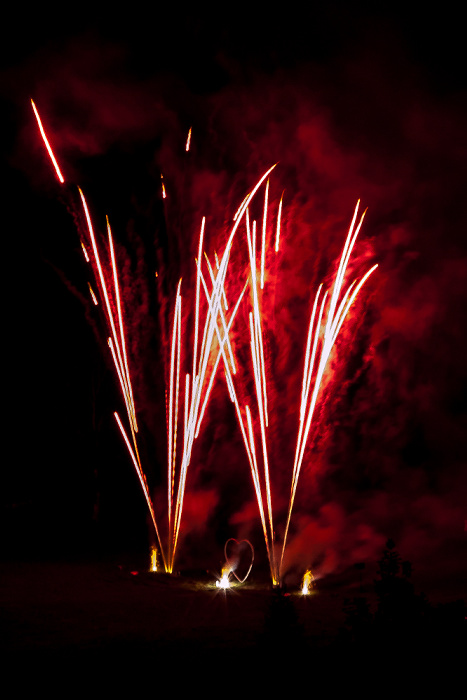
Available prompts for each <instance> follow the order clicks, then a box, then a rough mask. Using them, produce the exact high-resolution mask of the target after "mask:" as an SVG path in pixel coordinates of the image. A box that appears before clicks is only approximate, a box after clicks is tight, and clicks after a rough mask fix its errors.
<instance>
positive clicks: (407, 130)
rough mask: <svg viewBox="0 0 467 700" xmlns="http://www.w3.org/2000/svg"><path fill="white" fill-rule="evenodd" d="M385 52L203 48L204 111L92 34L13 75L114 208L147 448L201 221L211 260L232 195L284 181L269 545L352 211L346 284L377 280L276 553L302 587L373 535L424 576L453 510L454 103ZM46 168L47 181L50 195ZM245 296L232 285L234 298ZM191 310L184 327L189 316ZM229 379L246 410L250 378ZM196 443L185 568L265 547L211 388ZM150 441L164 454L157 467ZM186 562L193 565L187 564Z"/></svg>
mask: <svg viewBox="0 0 467 700" xmlns="http://www.w3.org/2000/svg"><path fill="white" fill-rule="evenodd" d="M339 36H340V37H341V38H342V35H341V34H339ZM359 38H361V34H359ZM394 38H395V35H393V34H392V33H391V31H389V30H387V27H384V26H379V28H378V27H377V31H376V32H373V33H372V34H371V35H369V36H368V37H367V38H365V39H364V40H363V41H360V42H355V44H352V42H350V39H346V40H345V42H344V43H343V46H342V49H341V50H340V51H339V52H338V53H337V58H336V60H335V61H321V62H320V61H318V60H314V61H313V60H311V61H304V60H303V61H296V62H294V61H291V62H290V63H287V62H285V63H284V62H280V61H279V59H277V62H278V63H280V65H278V63H275V62H274V61H272V63H270V64H269V65H268V66H267V67H265V66H264V65H263V64H261V61H258V60H256V58H257V57H256V56H255V60H252V61H251V63H250V64H247V63H242V59H241V58H239V57H238V55H232V54H229V49H228V48H225V49H219V50H218V51H217V53H216V54H215V59H212V61H211V63H212V64H214V63H215V64H216V66H217V68H218V69H219V71H220V73H222V76H223V78H222V80H221V79H219V81H218V83H216V85H215V88H213V87H212V84H211V87H210V89H209V90H206V91H205V93H204V94H202V90H197V89H196V87H194V85H193V82H190V80H188V79H187V77H186V74H185V73H184V72H183V70H178V72H177V74H174V72H172V73H171V72H170V70H167V69H166V67H165V64H164V71H159V72H158V71H157V70H155V71H154V72H151V71H150V70H149V69H147V70H146V71H142V70H137V66H136V64H135V63H132V61H131V60H130V59H131V56H130V55H129V47H128V46H127V45H125V44H123V43H116V42H111V41H106V40H102V38H101V37H96V36H93V35H89V34H88V35H87V36H86V37H85V38H83V37H78V38H76V39H74V40H73V41H71V42H70V43H68V44H67V45H66V46H65V47H64V48H63V49H62V51H61V53H60V56H59V58H60V60H57V55H56V54H55V53H54V52H53V51H50V52H49V51H47V50H43V51H42V52H41V53H40V55H39V58H40V60H39V61H37V60H35V61H34V62H30V63H27V62H26V63H25V64H24V65H23V66H22V67H21V70H20V71H19V74H20V75H21V76H22V79H23V82H27V83H28V84H29V85H30V86H31V91H32V92H33V94H34V98H35V99H36V101H37V103H38V105H39V106H40V107H42V108H43V110H44V113H45V114H46V115H47V118H48V119H50V122H49V123H50V124H51V126H52V131H53V143H54V146H55V148H56V149H57V152H58V153H60V154H61V156H62V159H63V163H64V164H66V165H65V169H66V168H68V173H70V177H71V179H76V180H77V181H79V182H80V183H81V182H84V183H85V184H86V185H87V186H88V187H89V190H90V192H91V195H92V196H93V198H94V202H95V205H96V209H98V208H100V207H101V206H102V207H103V208H104V209H106V213H107V210H108V209H109V208H113V212H112V211H110V212H109V213H110V214H112V213H113V214H114V216H115V218H116V219H117V224H118V227H119V232H118V235H117V237H118V238H119V239H120V240H122V247H121V249H120V252H119V259H120V260H121V264H122V268H121V269H122V275H123V286H124V288H125V290H126V292H125V293H126V297H125V305H126V306H127V307H128V308H131V314H128V322H129V324H130V329H131V333H130V334H131V337H132V343H133V344H132V350H131V353H132V360H133V364H134V367H135V376H136V383H137V386H138V391H137V393H138V395H139V397H140V400H141V410H142V411H143V412H144V413H145V415H146V416H147V422H148V424H150V429H148V440H149V434H153V435H154V432H155V431H156V430H157V429H156V428H155V424H156V423H157V422H159V424H160V423H162V418H163V414H164V396H163V393H162V384H163V382H162V375H163V374H164V369H163V364H164V363H163V362H162V363H161V362H160V360H159V361H158V362H155V361H154V358H155V356H156V355H157V352H158V348H159V347H160V346H158V345H157V342H161V343H162V345H164V342H165V345H166V344H167V332H168V328H169V327H170V318H171V313H172V308H173V295H174V289H175V287H176V284H177V282H178V278H179V277H180V276H183V283H182V290H183V291H184V290H188V289H189V288H190V283H192V281H193V271H194V263H193V259H194V256H195V255H196V241H197V233H198V231H199V225H200V221H201V217H202V216H204V215H205V216H206V217H207V222H206V241H207V244H206V248H207V252H208V255H209V257H210V260H213V254H214V251H215V250H216V251H217V252H219V253H221V252H222V250H223V244H224V241H225V236H226V232H227V230H228V224H229V222H231V219H232V216H233V213H234V212H235V211H236V209H237V207H238V206H239V204H240V202H241V201H242V199H243V197H244V196H245V194H246V193H247V192H248V190H249V189H250V188H251V186H252V185H253V184H254V183H255V182H256V180H257V178H258V177H259V176H260V175H261V174H262V173H263V172H264V171H265V170H266V169H267V168H268V167H270V166H271V165H272V164H274V163H278V165H277V167H276V169H275V171H274V172H273V174H272V176H271V191H270V206H271V219H272V221H271V225H273V219H274V215H275V214H274V212H276V211H277V207H278V202H279V199H280V197H281V195H282V192H283V191H284V210H283V211H284V213H283V228H282V234H281V249H280V254H278V255H275V254H274V253H273V251H272V250H270V252H268V260H267V270H268V272H267V285H266V293H265V296H264V306H265V311H267V313H265V316H264V334H265V347H266V362H267V367H268V391H269V392H270V405H271V423H270V428H269V430H268V443H269V445H270V453H271V464H272V466H273V470H274V471H273V476H272V481H273V501H274V504H275V508H276V509H277V514H278V521H277V532H278V535H279V537H281V536H282V534H283V528H284V511H285V509H286V507H287V500H288V491H287V489H288V485H289V484H290V475H291V470H292V465H293V453H294V447H295V440H296V432H297V427H298V399H299V395H300V382H301V373H302V369H303V350H304V347H305V342H306V332H307V323H308V319H309V314H310V310H311V305H312V301H313V297H314V293H315V291H316V288H317V286H318V284H319V283H320V282H322V281H324V282H325V284H326V285H328V286H329V284H330V283H331V281H332V279H333V275H334V273H335V269H336V265H337V262H338V258H339V255H340V251H341V248H342V245H343V242H344V240H345V235H346V231H347V228H348V225H349V222H350V219H351V216H352V213H353V209H354V207H355V204H356V201H357V200H358V199H359V198H361V202H362V208H365V207H368V213H367V215H366V217H365V221H364V224H363V228H362V231H361V233H360V236H359V239H358V241H357V245H356V249H355V253H354V255H353V260H352V262H351V265H350V267H349V280H350V279H354V278H355V277H356V276H358V275H360V274H362V272H364V271H366V269H368V267H370V266H371V265H372V264H373V263H374V262H378V263H379V268H378V270H377V272H376V273H375V274H374V276H373V277H372V278H371V280H370V281H369V282H368V283H367V285H366V286H365V287H364V289H363V290H362V292H361V294H360V296H359V298H358V300H357V302H356V304H355V307H354V308H353V309H352V311H351V313H350V314H349V317H348V319H347V321H346V323H345V325H344V327H343V329H342V337H341V338H340V341H339V343H338V345H337V348H336V351H335V352H334V354H333V356H332V358H331V369H330V370H329V372H328V373H327V376H326V380H327V381H326V387H325V391H324V392H323V395H322V397H321V399H320V402H319V405H318V407H317V413H316V421H315V427H314V429H313V430H312V433H311V434H310V439H309V445H308V448H307V452H306V458H305V463H304V468H303V471H302V474H301V476H300V482H299V488H298V491H297V501H296V508H295V511H294V514H293V517H292V524H291V537H290V542H289V545H288V549H287V556H286V559H287V561H286V563H287V566H288V567H290V568H292V569H293V568H294V567H295V568H296V569H298V568H300V567H302V566H303V567H305V566H311V567H312V569H316V570H317V572H318V575H326V574H327V573H330V572H332V571H338V570H340V569H342V568H345V567H347V566H349V565H351V564H353V563H355V562H358V561H359V560H365V559H373V560H374V559H375V558H376V557H377V556H378V553H379V551H380V549H381V547H382V545H383V543H384V541H385V539H387V537H389V536H391V537H393V539H395V541H396V543H397V545H398V547H399V548H400V550H401V553H402V555H403V556H404V557H405V558H409V559H412V560H413V561H414V562H418V563H419V565H420V566H421V567H424V566H425V567H427V566H428V564H427V563H428V562H429V561H430V559H432V557H433V556H434V553H435V554H436V556H440V557H441V556H442V549H443V546H442V545H443V543H445V542H446V541H449V542H451V543H452V542H457V541H458V540H459V538H460V535H459V532H460V530H456V528H457V527H458V526H459V524H460V523H461V520H462V515H461V513H462V510H463V508H465V506H463V505H462V503H461V496H460V494H462V493H464V494H465V491H466V488H465V487H466V482H465V479H466V477H465V469H463V468H462V464H463V459H464V458H463V455H464V454H465V435H466V434H467V433H466V431H465V428H466V425H465V388H466V385H467V382H466V379H467V376H466V371H465V363H464V361H463V357H464V354H465V353H464V347H465V340H466V338H465V331H464V329H463V323H462V317H463V316H462V315H463V309H465V301H466V299H465V290H464V287H465V285H464V279H465V275H466V273H467V252H466V249H465V241H464V238H465V236H464V233H465V222H466V219H467V211H466V204H465V197H464V196H463V192H462V191H461V188H462V181H463V178H462V172H463V169H464V167H465V166H464V165H463V164H464V163H465V155H466V150H467V141H466V137H465V133H464V129H463V123H464V121H465V105H464V104H463V103H462V101H461V100H460V99H457V98H456V95H453V94H452V93H448V94H444V95H443V94H439V93H436V92H434V91H433V90H430V86H429V85H428V84H427V80H426V77H425V75H424V73H423V67H422V66H420V65H416V64H415V63H414V62H413V61H411V60H410V57H409V56H408V55H407V54H406V53H405V52H404V49H402V48H401V49H397V48H395V47H396V46H397V45H398V44H397V42H394V41H393V39H394ZM333 41H336V39H335V38H334V40H333ZM388 47H390V48H388ZM217 48H218V47H217ZM267 55H268V56H269V57H271V55H272V54H271V53H268V54H267ZM33 64H34V65H33ZM187 70H188V69H187ZM11 75H12V74H11ZM15 75H16V76H17V75H18V69H17V70H16V73H15ZM25 75H26V76H27V79H26V78H24V76H25ZM216 75H217V74H216ZM200 80H201V78H200ZM12 84H13V79H11V80H10V86H11V85H12ZM10 90H13V89H12V88H11V87H10ZM13 92H14V91H13ZM191 125H193V137H192V147H191V150H190V153H188V154H187V153H186V152H185V151H184V145H185V139H186V133H187V131H188V127H189V126H191ZM30 132H31V123H30V122H29V121H28V120H27V119H26V118H24V122H23V129H22V132H21V134H22V136H24V135H26V134H28V136H27V137H25V139H24V145H22V146H21V145H20V146H19V147H18V149H17V151H16V154H15V156H14V162H15V164H16V165H17V167H23V168H26V169H27V170H28V172H30V171H31V165H30V163H31V159H32V158H33V157H34V158H35V160H36V161H37V162H41V158H42V155H41V152H40V147H37V146H36V145H35V141H34V139H33V138H32V137H31V135H30ZM33 144H34V145H33ZM31 154H33V155H31ZM130 163H131V165H129V164H130ZM47 166H48V164H47V163H45V165H44V171H42V170H41V179H45V178H47V177H49V176H50V174H49V173H47V172H45V171H46V169H47ZM161 173H163V175H164V183H165V184H166V187H167V193H168V197H167V200H166V201H165V202H164V204H162V203H161V199H160V194H159V193H160V174H161ZM36 177H37V179H39V178H38V176H34V175H32V180H33V181H35V178H36ZM156 192H157V193H158V194H155V193H156ZM116 198H117V199H118V200H119V201H118V203H115V199H116ZM123 200H124V201H126V202H127V203H128V204H125V205H123V204H122V201H123ZM144 219H146V224H144V223H143V220H144ZM147 221H150V225H148V224H147ZM127 246H128V250H130V249H131V252H128V253H125V252H124V251H125V250H127ZM154 246H155V247H156V249H157V251H158V254H157V256H155V257H154V258H153V259H152V258H150V257H148V256H151V255H154V252H150V251H151V250H152V251H154ZM242 246H243V252H241V247H242ZM238 247H239V249H240V250H239V252H238V253H236V255H237V256H238V257H237V260H238V261H241V260H246V259H247V257H246V247H245V241H244V240H242V241H239V243H238ZM156 267H157V272H158V275H159V277H158V280H159V281H158V284H159V285H161V286H160V288H159V295H158V301H157V304H156V302H154V301H153V300H152V301H151V295H152V297H154V295H155V291H156V290H155V288H154V274H155V271H156V270H155V268H156ZM232 270H233V268H232ZM142 280H145V283H144V284H143V282H142ZM147 280H152V282H150V283H147V282H146V281H147ZM161 280H163V281H161ZM243 283H244V276H242V274H238V276H237V272H236V270H233V272H232V274H231V276H229V282H228V284H230V287H229V294H230V297H229V299H235V294H237V293H238V292H239V291H240V289H241V287H242V286H243ZM148 284H152V287H151V286H148ZM148 289H151V295H148V292H147V290H148ZM185 313H186V318H187V319H188V320H189V318H190V313H192V312H189V311H186V312H185ZM154 314H156V315H157V314H159V318H158V319H157V321H155V320H154ZM244 323H245V315H244V316H242V315H241V314H239V318H238V322H237V323H236V324H235V326H234V329H233V333H232V340H233V343H234V346H235V349H236V352H238V354H239V356H240V357H242V358H243V357H245V358H247V357H248V347H246V350H245V347H244V346H245V330H246V326H244ZM242 324H243V325H242ZM161 329H162V330H163V336H162V338H159V339H157V334H158V333H160V332H161ZM190 333H191V331H189V334H190ZM187 340H189V338H187ZM143 367H145V368H146V367H150V368H151V369H149V370H146V369H144V370H143ZM241 369H242V372H243V374H242V381H243V380H244V384H243V387H244V389H243V391H244V397H245V396H246V395H247V394H248V392H249V388H251V381H250V384H248V381H247V375H248V373H249V372H250V368H249V367H248V365H247V360H246V359H245V362H244V366H242V368H241ZM155 374H157V378H156V377H155ZM250 376H251V372H250ZM155 393H157V397H156V396H155ZM253 399H254V397H253V396H252V395H251V392H250V401H251V402H253ZM151 415H152V416H153V417H154V416H157V420H154V418H152V419H151V418H150V416H151ZM205 425H206V428H205V431H204V432H203V433H202V435H201V436H200V438H199V441H198V444H197V445H196V448H195V453H194V458H193V463H192V465H191V466H190V472H189V478H188V485H187V501H186V510H185V516H184V517H185V520H184V525H183V526H182V529H183V531H184V532H186V537H187V538H188V539H187V542H188V543H189V547H190V548H191V551H192V552H196V554H197V555H198V554H200V549H203V547H204V548H205V549H206V550H207V549H209V548H213V549H215V548H218V549H219V551H221V550H222V544H223V541H225V540H226V539H227V538H228V537H236V538H237V539H242V538H248V539H252V540H254V544H255V549H256V550H257V551H258V550H261V548H262V547H264V543H263V542H262V535H261V531H260V527H259V520H258V512H257V505H256V503H255V500H254V498H253V490H252V484H251V476H250V474H249V468H248V462H247V459H246V455H245V450H244V447H243V444H242V441H241V438H240V436H239V431H238V428H237V427H236V423H235V416H234V413H233V411H232V409H231V407H230V406H229V402H228V397H227V395H226V391H225V387H224V386H223V379H222V377H221V376H220V377H219V379H218V380H217V383H216V387H215V391H214V394H213V400H212V404H211V407H210V409H209V412H208V415H207V416H206V419H205ZM162 432H163V431H162ZM164 440H165V437H164V436H163V435H161V436H159V446H158V448H157V451H158V461H159V462H162V457H161V454H162V453H163V451H164V450H163V446H164V444H165V443H164ZM161 445H162V449H161ZM153 479H154V481H155V483H157V484H158V485H159V483H160V481H163V478H162V477H160V476H157V475H155V476H154V475H153ZM464 517H465V515H464ZM433 532H436V536H435V537H433V536H432V534H433ZM456 533H457V534H456ZM200 542H202V543H203V547H201V546H200ZM453 546H454V545H453ZM181 557H182V559H185V560H188V559H190V554H189V553H188V552H187V547H184V549H183V553H182V554H181Z"/></svg>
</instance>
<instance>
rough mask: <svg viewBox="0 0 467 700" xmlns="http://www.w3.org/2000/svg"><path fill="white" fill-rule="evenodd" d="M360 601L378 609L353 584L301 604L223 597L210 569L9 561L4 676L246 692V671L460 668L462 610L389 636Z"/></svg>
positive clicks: (262, 676) (296, 676)
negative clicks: (168, 571) (165, 570)
mask: <svg viewBox="0 0 467 700" xmlns="http://www.w3.org/2000/svg"><path fill="white" fill-rule="evenodd" d="M367 594H368V595H367ZM359 600H360V601H362V600H366V601H367V602H368V604H369V608H370V609H371V606H372V605H373V604H374V602H375V600H374V598H373V599H372V593H371V591H366V592H365V591H364V590H362V589H361V588H360V589H358V588H355V586H354V587H353V588H352V587H350V588H349V586H348V585H347V586H346V585H345V584H342V586H340V587H339V586H331V587H326V586H321V587H320V586H319V585H318V586H317V587H316V588H315V590H314V592H313V594H312V595H310V596H306V597H305V596H301V595H300V594H299V593H298V591H289V592H287V593H286V594H284V592H279V591H277V590H273V589H272V588H271V586H270V585H269V584H268V582H267V581H264V582H260V581H255V580H252V581H251V582H250V580H249V581H248V582H247V583H246V584H244V585H242V586H238V587H237V588H234V589H231V590H228V591H226V592H224V591H221V590H219V589H217V588H216V587H215V579H214V576H213V575H209V574H207V573H205V572H198V573H194V572H192V573H191V574H188V573H187V574H185V575H181V576H167V575H164V574H157V573H156V574H153V573H149V572H147V571H144V570H139V571H132V568H131V566H127V565H124V564H121V563H119V562H118V561H112V562H108V561H107V562H94V563H89V562H87V563H63V562H62V563H43V562H42V563H38V562H32V563H24V562H10V563H2V564H0V621H1V626H2V633H1V641H0V654H1V660H2V665H3V667H4V672H5V673H4V675H5V674H12V675H13V676H14V677H16V679H17V680H20V681H21V683H22V684H24V683H27V682H31V683H32V684H33V685H35V687H36V689H37V690H39V688H42V685H41V684H44V683H46V686H50V687H51V686H52V685H53V681H55V680H57V678H61V677H62V676H63V675H65V676H66V677H67V679H68V681H67V682H71V683H72V685H73V684H74V683H78V682H83V681H84V682H86V681H87V680H89V681H90V680H91V679H92V683H93V684H95V682H97V675H96V674H98V676H99V679H100V682H105V683H106V684H107V686H108V687H109V683H110V682H112V683H117V685H118V683H119V682H120V679H122V678H123V676H125V677H126V678H127V679H128V678H130V679H133V682H134V684H135V686H134V687H135V689H136V688H141V687H143V688H144V689H148V690H150V689H151V688H152V689H153V690H154V691H155V689H156V687H159V689H160V686H159V684H160V682H161V679H163V678H166V679H167V681H168V682H169V683H170V684H174V687H175V686H178V685H180V684H182V685H184V686H185V687H189V686H190V685H191V684H193V688H194V687H195V686H196V685H198V686H199V683H204V684H206V688H207V689H209V694H214V695H218V694H219V693H220V694H222V688H221V687H220V686H219V685H218V683H222V684H224V685H227V686H229V687H230V686H231V684H233V685H234V687H237V688H238V689H239V694H243V690H242V691H241V692H240V688H243V689H244V688H245V686H244V684H245V683H247V679H248V678H249V677H250V674H253V675H254V676H255V678H256V680H259V681H260V682H261V681H264V682H267V683H272V684H273V685H272V687H274V682H275V679H278V678H283V679H286V680H288V683H289V690H290V689H291V688H292V686H295V684H298V683H299V682H303V680H307V681H308V682H309V683H310V687H313V688H316V687H317V685H318V684H321V683H324V682H325V681H326V682H328V683H331V686H332V687H334V688H335V689H336V690H337V688H338V687H339V688H343V687H344V686H345V685H346V684H347V685H348V684H350V686H351V687H353V686H354V684H355V683H357V686H361V685H362V684H363V685H364V684H365V682H366V681H368V682H369V679H370V678H373V676H374V677H375V679H377V678H378V677H379V678H380V679H384V678H386V681H384V682H390V680H391V679H395V678H398V677H399V674H400V675H401V677H402V675H404V674H406V672H407V669H409V670H410V671H411V674H412V677H413V678H414V679H416V680H417V681H418V682H420V681H421V680H423V679H429V678H430V677H431V675H432V674H433V673H434V672H439V673H440V674H441V675H445V677H446V679H447V681H449V680H450V679H452V678H453V677H454V675H455V674H456V673H457V671H458V670H460V669H461V667H462V666H463V663H464V662H463V661H461V660H462V659H463V654H464V653H465V647H464V646H463V645H464V644H465V624H464V625H462V622H463V620H462V619H461V618H460V617H459V610H460V608H459V603H458V604H457V608H456V609H454V608H455V606H454V607H452V606H451V607H452V609H451V611H450V613H449V615H448V616H446V615H445V614H444V613H443V615H442V616H440V615H439V614H438V615H437V616H433V615H432V616H431V617H429V618H427V617H426V616H425V618H426V619H425V621H424V622H423V625H422V626H421V623H420V619H421V618H417V621H416V625H417V626H418V627H417V628H414V625H413V624H412V625H409V624H408V625H407V627H406V628H401V626H400V623H398V624H397V625H394V624H393V625H392V626H391V625H390V626H389V627H388V626H387V625H386V627H385V628H384V629H382V628H381V626H380V628H375V626H374V625H373V624H372V623H370V622H369V620H368V615H367V612H368V608H366V607H365V605H363V607H360V608H359V604H358V601H359ZM448 617H449V619H448ZM458 618H459V619H458ZM464 622H465V620H464ZM422 627H423V628H422ZM248 682H250V681H248ZM374 682H376V680H375V681H374ZM211 683H214V684H215V686H211ZM372 683H373V681H372ZM93 687H94V685H93ZM351 687H348V690H351ZM11 697H13V695H12V696H11Z"/></svg>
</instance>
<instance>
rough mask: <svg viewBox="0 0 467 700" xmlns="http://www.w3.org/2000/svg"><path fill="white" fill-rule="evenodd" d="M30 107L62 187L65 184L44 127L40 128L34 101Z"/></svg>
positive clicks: (40, 123)
mask: <svg viewBox="0 0 467 700" xmlns="http://www.w3.org/2000/svg"><path fill="white" fill-rule="evenodd" d="M31 105H32V108H33V110H34V114H35V116H36V120H37V124H38V126H39V131H40V133H41V136H42V140H43V141H44V144H45V147H46V149H47V152H48V154H49V156H50V160H51V161H52V164H53V166H54V168H55V172H56V174H57V177H58V179H59V180H60V182H61V183H62V185H63V183H64V182H65V178H64V177H63V175H62V173H61V170H60V168H59V166H58V163H57V160H56V158H55V156H54V153H53V151H52V147H51V145H50V143H49V140H48V138H47V136H46V133H45V131H44V127H43V126H42V121H41V118H40V116H39V112H38V111H37V107H36V105H35V104H34V100H32V99H31Z"/></svg>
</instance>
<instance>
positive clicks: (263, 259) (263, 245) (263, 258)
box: [261, 180, 269, 289]
mask: <svg viewBox="0 0 467 700" xmlns="http://www.w3.org/2000/svg"><path fill="white" fill-rule="evenodd" d="M268 195H269V180H267V182H266V187H265V189H264V209H263V235H262V237H261V289H264V267H265V262H266V226H267V219H268Z"/></svg>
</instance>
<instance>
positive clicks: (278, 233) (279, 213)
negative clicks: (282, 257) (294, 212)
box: [274, 192, 284, 253]
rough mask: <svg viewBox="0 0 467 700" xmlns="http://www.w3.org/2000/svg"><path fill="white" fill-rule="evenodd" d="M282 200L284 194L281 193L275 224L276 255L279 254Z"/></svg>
mask: <svg viewBox="0 0 467 700" xmlns="http://www.w3.org/2000/svg"><path fill="white" fill-rule="evenodd" d="M283 198H284V192H282V195H281V198H280V202H279V208H278V211H277V224H276V243H275V246H274V249H275V251H276V253H278V252H279V240H280V237H281V218H282V200H283Z"/></svg>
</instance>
